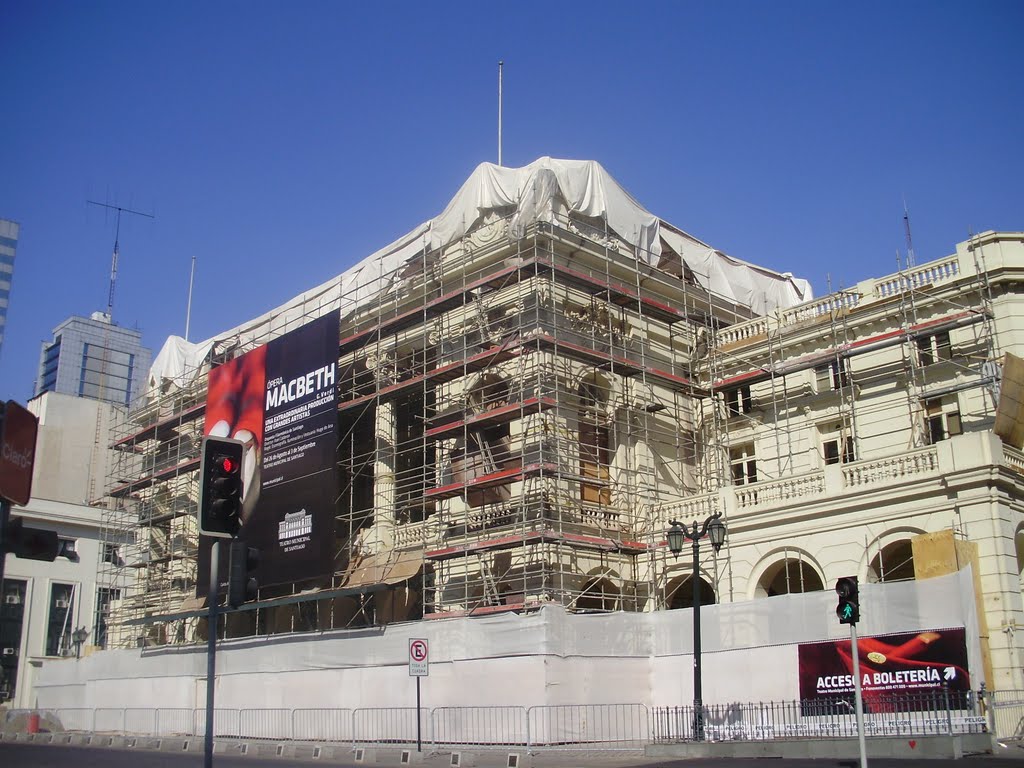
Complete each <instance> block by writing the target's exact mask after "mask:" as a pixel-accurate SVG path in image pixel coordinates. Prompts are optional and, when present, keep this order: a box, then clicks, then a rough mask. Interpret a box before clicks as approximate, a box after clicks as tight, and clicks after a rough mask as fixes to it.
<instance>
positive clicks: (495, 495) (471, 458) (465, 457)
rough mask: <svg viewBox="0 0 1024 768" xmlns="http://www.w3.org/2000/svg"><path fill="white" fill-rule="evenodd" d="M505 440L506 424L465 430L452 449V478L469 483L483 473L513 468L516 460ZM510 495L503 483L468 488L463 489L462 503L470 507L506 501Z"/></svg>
mask: <svg viewBox="0 0 1024 768" xmlns="http://www.w3.org/2000/svg"><path fill="white" fill-rule="evenodd" d="M508 440H509V426H508V424H498V425H496V426H493V427H488V428H485V429H480V430H474V431H472V432H469V433H468V434H467V435H466V438H465V440H464V441H462V445H461V447H459V448H456V449H455V450H454V451H452V479H453V480H454V482H456V483H462V484H466V485H469V484H472V483H473V482H474V481H476V480H477V479H479V478H481V477H483V476H485V475H492V474H494V473H496V472H501V471H504V470H508V469H515V468H516V467H517V466H518V464H519V461H518V460H517V459H516V458H515V457H514V456H512V451H511V449H510V448H509V442H508ZM509 482H511V481H509ZM510 497H511V491H510V489H509V488H508V486H506V485H498V486H495V487H489V488H471V489H468V490H467V493H466V503H467V504H468V505H469V506H471V507H479V506H481V505H483V504H496V503H500V502H503V501H508V499H509V498H510Z"/></svg>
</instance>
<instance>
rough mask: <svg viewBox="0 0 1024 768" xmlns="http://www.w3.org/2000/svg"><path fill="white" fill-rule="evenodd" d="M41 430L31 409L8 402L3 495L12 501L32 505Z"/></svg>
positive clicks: (1, 442) (2, 442) (1, 453)
mask: <svg viewBox="0 0 1024 768" xmlns="http://www.w3.org/2000/svg"><path fill="white" fill-rule="evenodd" d="M38 430H39V420H38V419H37V418H36V417H35V416H34V415H33V414H32V413H31V412H29V411H28V410H26V409H25V408H24V407H23V406H21V405H18V404H17V403H16V402H14V401H13V400H8V401H7V403H6V404H5V405H4V406H3V416H2V424H0V497H2V498H3V499H4V500H6V501H9V502H11V503H12V504H28V500H29V497H30V496H31V495H32V465H33V464H34V463H35V458H36V433H37V432H38Z"/></svg>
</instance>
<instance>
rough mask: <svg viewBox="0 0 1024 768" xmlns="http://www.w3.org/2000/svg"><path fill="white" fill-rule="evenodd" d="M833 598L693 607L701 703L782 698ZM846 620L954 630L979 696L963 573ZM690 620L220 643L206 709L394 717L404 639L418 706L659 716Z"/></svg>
mask: <svg viewBox="0 0 1024 768" xmlns="http://www.w3.org/2000/svg"><path fill="white" fill-rule="evenodd" d="M835 599H836V598H835V595H834V594H833V593H832V592H831V591H823V592H814V593H808V594H799V595H785V596H779V597H772V598H766V599H761V600H754V601H749V602H742V603H727V604H724V605H717V606H706V607H704V608H703V609H702V610H701V625H702V629H703V651H704V654H703V657H702V658H703V669H704V700H705V702H707V703H709V704H727V703H731V702H735V701H740V702H753V701H768V700H780V699H795V698H798V695H799V676H798V669H797V648H798V644H799V643H806V642H815V641H820V640H830V639H831V640H835V639H841V638H845V637H849V629H848V628H847V627H844V626H841V625H839V623H838V621H837V620H836V618H835ZM861 605H862V615H863V617H864V618H863V620H862V623H861V625H860V626H859V627H858V631H859V633H860V634H861V635H862V636H866V635H880V634H887V633H893V632H911V631H919V630H926V629H943V628H949V627H965V629H966V636H967V638H968V659H969V665H970V668H971V671H972V675H973V676H974V680H973V683H974V686H975V687H977V685H978V684H980V682H981V679H982V678H981V676H980V672H981V669H982V665H981V652H980V646H979V640H978V625H977V618H976V614H975V609H974V600H973V582H972V578H971V572H970V569H965V570H964V571H961V572H960V573H959V574H954V575H951V576H943V577H939V578H934V579H929V580H926V581H911V582H903V583H896V584H864V585H862V586H861ZM692 620H693V612H692V611H691V610H676V611H658V612H655V613H613V614H592V615H578V614H569V613H566V612H565V611H564V610H563V609H562V608H560V607H556V606H550V607H546V608H544V609H542V610H540V611H537V612H534V613H529V614H524V615H516V614H505V615H498V616H487V617H480V618H456V619H446V620H439V621H422V622H412V623H405V624H392V625H388V626H386V627H374V628H368V629H361V630H350V631H335V632H327V633H323V634H306V635H276V636H268V637H257V638H246V639H239V640H231V641H227V642H224V643H222V644H221V645H220V650H219V653H218V659H217V673H218V682H217V697H218V700H217V705H218V706H219V707H224V708H254V709H265V708H273V707H289V708H306V707H346V708H353V709H354V708H361V707H402V706H409V704H410V696H411V695H412V691H413V688H411V687H410V686H411V685H412V681H411V679H410V678H409V675H408V642H409V639H410V638H413V637H422V638H427V639H428V641H429V643H430V659H431V662H430V676H429V678H428V679H427V680H426V681H425V683H424V696H425V700H424V704H425V706H429V707H439V706H497V705H515V706H533V705H541V704H545V705H547V704H613V703H637V704H645V705H647V706H663V705H674V704H679V703H682V702H687V701H689V700H691V699H692V689H691V683H692V679H693V674H692V668H693V660H692V652H693V649H692V638H693V634H692V633H693V625H692ZM205 670H206V654H205V647H196V646H189V647H163V648H156V649H148V650H135V649H133V650H118V651H103V652H100V653H96V654H93V655H92V656H89V657H87V658H84V659H82V660H81V661H79V662H65V661H56V662H51V661H47V662H46V663H44V665H43V667H42V669H40V670H39V676H38V678H37V682H36V696H37V698H38V701H39V706H40V707H44V708H62V707H97V706H100V707H111V706H119V707H151V706H153V702H160V705H161V706H166V707H179V706H180V707H191V706H202V702H203V700H204V699H203V694H202V690H203V689H204V685H205V683H204V682H203V678H204V675H205ZM267 675H272V676H273V677H272V680H273V685H268V684H267V680H268V677H267Z"/></svg>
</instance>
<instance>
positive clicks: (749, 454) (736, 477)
mask: <svg viewBox="0 0 1024 768" xmlns="http://www.w3.org/2000/svg"><path fill="white" fill-rule="evenodd" d="M729 466H730V469H731V471H732V481H733V483H734V484H735V485H747V484H748V483H756V482H757V459H755V458H754V444H753V443H747V444H746V445H740V446H737V447H736V448H730V449H729Z"/></svg>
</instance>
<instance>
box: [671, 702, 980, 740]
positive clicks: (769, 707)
mask: <svg viewBox="0 0 1024 768" xmlns="http://www.w3.org/2000/svg"><path fill="white" fill-rule="evenodd" d="M695 712H696V711H695V709H694V708H693V707H692V706H687V707H660V708H657V709H655V710H654V714H653V718H652V720H653V738H654V740H655V741H663V742H664V741H689V740H692V739H694V738H696V731H697V725H698V720H697V717H696V715H695ZM702 712H703V717H702V720H703V729H704V738H705V739H708V740H712V741H726V740H747V741H768V740H772V739H787V738H799V739H846V738H856V737H857V715H856V711H855V707H854V703H853V702H852V701H850V700H848V699H845V698H835V699H810V700H805V701H769V702H761V703H756V704H748V703H740V702H736V703H734V704H728V705H713V706H705V707H703V708H702ZM988 729H989V724H988V720H987V717H986V716H985V714H984V713H983V712H982V711H981V710H980V708H979V706H978V703H977V698H976V697H975V696H973V695H972V694H970V693H968V694H963V693H959V694H958V693H950V692H928V693H920V694H900V695H892V696H889V695H885V696H870V697H866V698H865V702H864V734H865V736H866V737H868V738H871V737H872V736H928V735H962V734H968V733H984V732H985V731H987V730H988Z"/></svg>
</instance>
